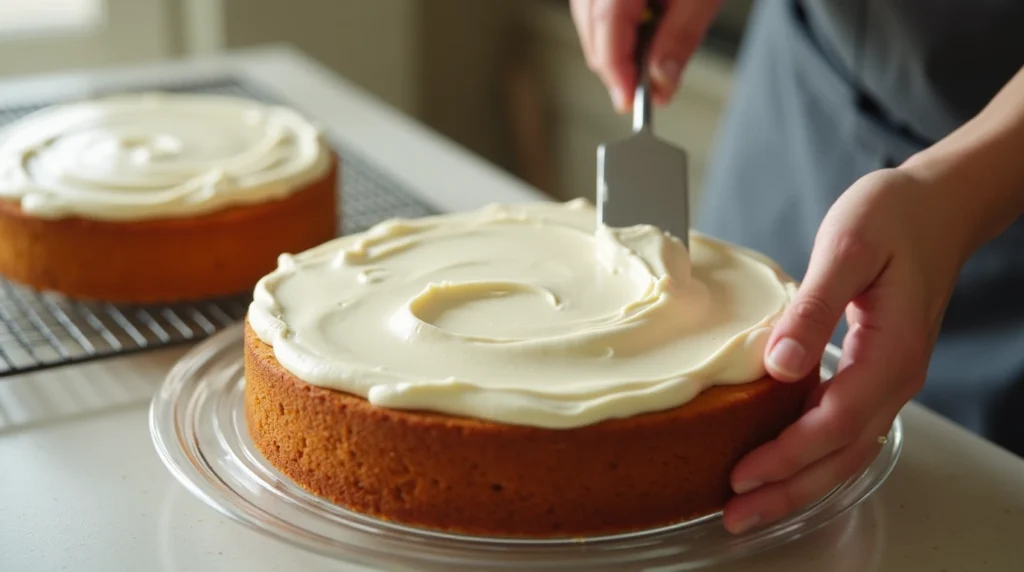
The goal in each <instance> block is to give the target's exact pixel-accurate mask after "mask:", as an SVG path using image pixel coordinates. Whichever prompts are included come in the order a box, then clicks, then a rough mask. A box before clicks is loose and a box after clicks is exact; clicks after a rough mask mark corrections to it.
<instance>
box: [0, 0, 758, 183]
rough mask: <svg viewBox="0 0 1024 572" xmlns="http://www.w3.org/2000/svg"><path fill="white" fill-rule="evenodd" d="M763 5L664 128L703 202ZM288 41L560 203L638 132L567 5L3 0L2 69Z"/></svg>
mask: <svg viewBox="0 0 1024 572" xmlns="http://www.w3.org/2000/svg"><path fill="white" fill-rule="evenodd" d="M751 2H752V0H729V1H727V2H726V3H725V6H724V8H723V10H722V12H721V16H720V17H719V19H718V21H717V22H716V24H715V26H714V28H713V29H712V31H711V32H710V34H709V36H708V39H707V41H706V42H705V45H704V46H703V48H702V49H701V51H700V53H698V55H697V56H696V57H695V58H694V60H693V61H692V62H691V63H690V65H689V67H688V69H687V71H686V73H685V75H684V78H683V85H682V88H681V90H680V93H679V95H678V97H676V99H675V100H674V101H673V103H672V104H671V105H670V106H668V107H667V108H664V109H659V110H658V111H657V114H656V117H655V119H656V129H657V131H658V132H659V133H660V134H661V135H662V136H663V137H665V138H667V139H670V140H672V141H674V142H676V143H679V144H682V145H683V146H684V147H685V148H686V149H687V150H688V151H689V152H690V156H691V167H692V168H691V176H692V178H693V180H692V184H693V187H692V188H693V189H694V190H695V193H694V199H695V200H699V190H700V183H701V181H702V179H703V175H704V169H705V166H706V165H707V162H708V160H709V158H710V153H711V149H712V145H713V141H714V136H715V131H716V128H717V125H718V121H719V118H720V116H721V113H722V109H723V107H724V105H725V102H726V100H727V97H728V93H729V89H730V85H731V75H732V65H733V56H734V54H735V50H736V46H737V44H738V43H739V41H740V38H741V35H742V31H743V26H744V23H745V20H746V17H747V13H748V11H749V9H750V4H751ZM271 43H288V44H292V45H294V46H295V47H297V48H299V49H300V50H302V51H304V52H306V53H308V54H310V55H311V56H313V57H315V58H316V59H318V60H320V61H321V62H323V63H324V64H325V65H327V66H328V67H330V68H332V69H334V70H336V71H338V72H339V73H341V74H342V75H344V76H345V77H347V78H348V79H350V80H352V81H354V82H355V83H357V84H359V85H361V86H363V87H364V88H366V89H367V90H369V91H370V92H373V93H375V94H376V95H378V96H379V97H381V98H382V99H384V100H385V101H387V102H388V103H390V104H392V105H394V106H395V107H397V108H399V109H401V110H402V111H404V112H405V113H407V114H409V115H411V116H413V117H416V118H418V119H420V120H422V121H424V122H425V123H427V124H428V125H430V126H431V127H433V128H435V129H437V130H439V131H441V132H442V133H444V134H446V135H447V136H449V137H450V138H452V139H454V140H455V141H457V142H459V143H460V144H462V145H464V146H466V147H467V148H469V149H471V150H473V151H474V152H476V153H478V154H480V155H483V156H484V157H486V158H487V159H489V160H490V161H492V162H494V163H495V164H497V165H499V166H501V167H503V168H505V169H507V170H509V171H512V172H514V173H515V174H516V175H518V176H520V177H522V178H524V179H526V180H527V181H529V182H531V183H533V184H534V185H536V186H537V187H539V188H541V189H542V190H544V191H546V192H548V193H549V194H550V195H552V196H553V197H555V198H558V199H569V198H573V197H577V196H586V197H592V196H593V193H594V175H595V170H596V163H595V151H596V146H597V144H598V143H599V142H601V141H606V140H611V139H616V138H619V137H623V136H625V135H626V134H627V133H628V132H629V119H628V118H626V117H620V116H617V115H616V114H614V113H613V112H612V110H611V106H610V103H609V100H608V97H607V94H606V93H605V91H604V89H603V87H602V86H601V84H600V82H599V81H598V80H597V79H596V77H594V75H593V74H592V73H591V72H590V71H589V70H588V69H587V68H586V66H585V65H584V62H583V57H582V54H581V52H580V48H579V43H578V41H577V38H576V34H575V30H574V29H573V25H572V21H571V18H570V15H569V8H568V1H567V0H486V1H479V0H289V1H288V2H282V1H280V0H33V1H32V2H25V1H24V0H0V74H24V73H34V72H45V71H52V70H57V69H70V68H76V67H83V66H88V67H92V66H103V65H111V64H121V63H131V62H140V61H151V60H156V59H162V58H169V57H188V56H190V55H198V54H209V53H216V52H219V51H222V50H227V49H232V48H242V47H251V46H258V45H264V44H271Z"/></svg>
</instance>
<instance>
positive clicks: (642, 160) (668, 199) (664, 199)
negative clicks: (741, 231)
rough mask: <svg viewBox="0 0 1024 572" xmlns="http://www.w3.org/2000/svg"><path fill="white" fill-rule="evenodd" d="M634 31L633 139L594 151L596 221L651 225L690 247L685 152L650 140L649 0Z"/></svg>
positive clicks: (652, 5)
mask: <svg viewBox="0 0 1024 572" xmlns="http://www.w3.org/2000/svg"><path fill="white" fill-rule="evenodd" d="M647 6H648V7H647V11H646V13H645V17H644V21H643V22H642V23H641V25H640V29H639V30H638V32H637V49H636V68H637V76H638V77H637V85H636V94H635V97H634V98H633V135H632V136H630V137H628V138H626V139H623V140H621V141H615V142H613V143H605V144H602V145H601V146H600V147H598V148H597V216H598V222H603V223H604V224H606V225H608V226H613V227H623V226H633V225H637V224H651V225H655V226H657V227H659V228H661V229H662V230H664V231H667V232H669V233H671V234H672V235H674V236H676V237H678V238H679V239H680V240H682V241H683V243H684V244H686V246H687V247H689V246H690V241H689V230H690V205H689V192H688V191H689V189H688V188H687V178H686V152H685V151H683V150H682V149H680V148H678V147H675V146H673V145H671V144H669V143H667V142H665V141H663V140H661V139H659V138H657V137H655V136H654V130H653V128H652V125H651V94H650V77H649V74H648V73H647V52H648V49H649V48H650V44H651V39H652V38H653V37H654V30H655V28H656V27H657V23H658V20H659V16H660V2H658V1H657V0H653V1H652V0H649V1H648V2H647Z"/></svg>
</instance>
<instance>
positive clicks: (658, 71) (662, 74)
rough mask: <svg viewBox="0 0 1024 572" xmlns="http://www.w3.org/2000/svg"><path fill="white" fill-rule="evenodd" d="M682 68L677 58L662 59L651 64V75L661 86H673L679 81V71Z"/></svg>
mask: <svg viewBox="0 0 1024 572" xmlns="http://www.w3.org/2000/svg"><path fill="white" fill-rule="evenodd" d="M682 70H683V66H681V65H679V62H677V61H675V60H672V59H668V60H660V61H659V62H657V63H656V64H654V65H653V66H651V76H652V77H653V78H654V81H655V82H657V83H658V85H660V86H661V87H666V88H673V87H675V86H676V83H677V82H678V81H679V73H680V72H681V71H682Z"/></svg>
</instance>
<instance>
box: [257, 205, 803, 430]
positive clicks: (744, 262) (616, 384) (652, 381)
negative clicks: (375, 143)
mask: <svg viewBox="0 0 1024 572" xmlns="http://www.w3.org/2000/svg"><path fill="white" fill-rule="evenodd" d="M690 245H691V246H690V248H691V249H692V252H690V253H688V252H687V249H686V247H685V246H683V244H682V242H681V241H680V240H678V239H677V238H675V237H672V236H671V235H669V234H667V233H665V232H662V231H661V230H659V229H657V228H654V227H652V226H635V227H630V228H609V227H606V226H603V225H600V224H598V223H597V220H596V211H595V209H594V207H593V206H592V205H591V204H590V203H588V202H586V201H583V200H577V201H572V202H569V203H533V204H526V205H493V206H490V207H488V208H485V209H482V210H478V211H473V212H468V213H458V214H448V215H440V216H434V217H427V218H422V219H416V220H390V221H387V222H384V223H381V224H379V225H377V226H375V227H373V228H372V229H370V230H369V231H367V232H365V233H363V234H359V235H352V236H346V237H341V238H338V239H335V240H333V241H330V242H327V243H325V244H323V245H320V246H319V247H316V248H313V249H311V250H308V251H306V252H303V253H301V254H298V255H282V256H281V257H280V260H279V263H278V268H277V270H275V271H274V272H272V273H271V274H269V275H267V276H265V277H264V278H263V279H262V280H261V281H260V282H259V284H258V285H257V286H256V289H255V293H254V299H253V302H252V304H251V306H250V308H249V313H248V320H249V323H250V325H251V327H252V328H253V331H254V332H255V333H256V335H257V336H258V337H259V339H260V340H262V341H263V342H264V343H266V344H269V345H271V346H272V347H273V352H274V355H275V357H276V358H277V360H278V361H279V362H280V363H281V365H282V367H284V369H286V370H287V371H289V372H291V373H292V374H294V375H295V376H296V377H298V378H299V379H301V380H303V381H305V382H307V383H310V384H313V385H318V386H321V387H326V388H331V389H336V390H341V391H345V392H348V393H352V394H355V395H358V396H361V397H363V398H366V399H367V400H368V401H369V402H370V403H372V404H375V405H378V406H381V407H388V408H397V409H408V410H426V411H434V412H441V413H446V414H451V415H460V416H466V417H474V418H479V419H486V420H491V421H495V422H500V423H506V424H517V425H528V426H536V427H545V428H572V427H580V426H583V425H588V424H592V423H596V422H599V421H602V420H606V419H612V418H621V417H629V416H633V415H638V414H641V413H645V412H650V411H657V410H663V409H667V408H671V407H675V406H679V405H682V404H684V403H686V402H687V401H689V400H691V399H692V398H693V397H695V396H696V395H697V394H698V393H700V392H701V391H703V390H704V389H706V388H708V387H710V386H712V385H716V384H739V383H746V382H750V381H754V380H756V379H759V378H761V377H762V376H764V374H765V370H764V366H763V365H762V355H763V352H764V348H765V344H766V343H767V340H768V336H769V333H770V330H771V326H772V325H773V324H774V322H775V320H776V319H777V318H778V317H779V316H780V315H781V313H782V311H783V310H784V309H785V307H786V305H787V304H788V303H789V301H790V300H791V299H792V296H793V294H794V293H795V291H796V290H795V289H796V286H795V284H794V283H793V281H792V280H790V279H789V278H787V277H786V276H785V275H784V274H783V273H782V272H781V271H780V270H779V268H778V267H777V266H776V265H775V264H774V263H773V262H772V261H770V260H768V259H767V258H765V257H764V256H761V255H760V254H757V253H755V252H752V251H749V250H745V249H741V248H738V247H735V246H732V245H730V244H727V243H724V242H720V241H717V240H714V239H712V238H709V237H707V236H704V235H701V234H699V233H693V234H692V235H691V242H690Z"/></svg>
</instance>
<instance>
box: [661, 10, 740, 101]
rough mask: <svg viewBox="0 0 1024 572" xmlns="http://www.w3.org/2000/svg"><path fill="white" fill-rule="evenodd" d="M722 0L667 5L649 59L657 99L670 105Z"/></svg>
mask: <svg viewBox="0 0 1024 572" xmlns="http://www.w3.org/2000/svg"><path fill="white" fill-rule="evenodd" d="M721 3H722V2H721V0H674V1H672V2H669V3H668V5H667V6H666V10H665V14H664V16H662V18H661V22H660V23H659V24H658V29H657V31H655V33H654V39H653V40H652V42H651V51H650V55H649V58H648V61H649V62H650V63H649V65H650V74H651V85H652V88H653V89H652V92H653V94H652V95H653V98H654V101H655V102H656V103H659V104H666V103H668V101H669V100H670V99H671V98H672V94H673V93H675V91H676V87H678V85H679V77H680V75H681V74H682V72H683V67H684V66H685V65H686V62H687V61H688V60H689V59H690V56H692V55H693V52H694V51H696V50H697V46H699V45H700V42H701V40H702V39H703V38H704V34H705V32H706V31H707V29H708V27H709V26H710V25H711V21H712V20H714V17H715V14H716V13H717V12H718V8H719V6H720V5H721Z"/></svg>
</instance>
